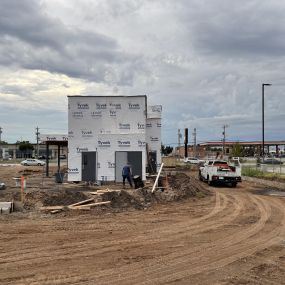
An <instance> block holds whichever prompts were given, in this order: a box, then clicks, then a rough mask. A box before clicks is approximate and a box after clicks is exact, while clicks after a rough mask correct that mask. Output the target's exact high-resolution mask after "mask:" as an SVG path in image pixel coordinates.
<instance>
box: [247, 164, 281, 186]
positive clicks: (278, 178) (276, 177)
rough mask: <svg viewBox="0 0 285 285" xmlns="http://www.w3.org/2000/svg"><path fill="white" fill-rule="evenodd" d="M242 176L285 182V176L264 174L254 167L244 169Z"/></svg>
mask: <svg viewBox="0 0 285 285" xmlns="http://www.w3.org/2000/svg"><path fill="white" fill-rule="evenodd" d="M242 175H243V176H248V177H256V178H262V179H267V180H274V181H281V182H285V175H284V174H279V173H271V172H264V171H262V170H259V169H256V168H252V167H242Z"/></svg>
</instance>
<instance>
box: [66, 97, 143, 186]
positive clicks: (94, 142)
mask: <svg viewBox="0 0 285 285" xmlns="http://www.w3.org/2000/svg"><path fill="white" fill-rule="evenodd" d="M145 139H146V96H128V97H126V96H69V97H68V145H69V147H68V151H69V153H68V180H69V181H81V177H82V176H81V173H82V169H81V153H82V152H85V151H96V153H97V165H96V176H97V177H96V178H97V180H108V181H113V180H115V152H116V151H142V158H143V161H142V164H143V165H142V169H143V173H142V176H143V177H142V178H143V179H145V162H146V159H145V158H146V147H145V146H146V143H145Z"/></svg>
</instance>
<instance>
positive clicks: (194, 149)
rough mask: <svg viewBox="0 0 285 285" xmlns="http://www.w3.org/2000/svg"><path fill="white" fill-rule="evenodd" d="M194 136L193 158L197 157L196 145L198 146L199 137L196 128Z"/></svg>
mask: <svg viewBox="0 0 285 285" xmlns="http://www.w3.org/2000/svg"><path fill="white" fill-rule="evenodd" d="M192 135H193V141H194V143H193V156H194V157H196V144H197V141H196V136H197V132H196V128H194V132H193V133H192Z"/></svg>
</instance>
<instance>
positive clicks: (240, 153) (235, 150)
mask: <svg viewBox="0 0 285 285" xmlns="http://www.w3.org/2000/svg"><path fill="white" fill-rule="evenodd" d="M243 155H244V151H243V148H242V146H241V145H240V144H239V143H236V144H235V145H234V146H233V150H232V156H238V157H241V156H243Z"/></svg>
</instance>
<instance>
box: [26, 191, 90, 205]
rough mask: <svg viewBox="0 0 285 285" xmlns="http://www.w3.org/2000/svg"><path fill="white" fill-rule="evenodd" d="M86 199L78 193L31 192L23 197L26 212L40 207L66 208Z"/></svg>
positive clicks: (82, 194)
mask: <svg viewBox="0 0 285 285" xmlns="http://www.w3.org/2000/svg"><path fill="white" fill-rule="evenodd" d="M86 199H88V197H87V196H86V195H85V194H84V193H82V192H78V191H70V190H60V191H59V190H49V191H43V190H41V191H31V192H27V193H26V195H25V201H24V208H25V209H26V210H32V209H35V208H38V207H42V206H68V205H71V204H74V203H77V202H80V201H83V200H86Z"/></svg>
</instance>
